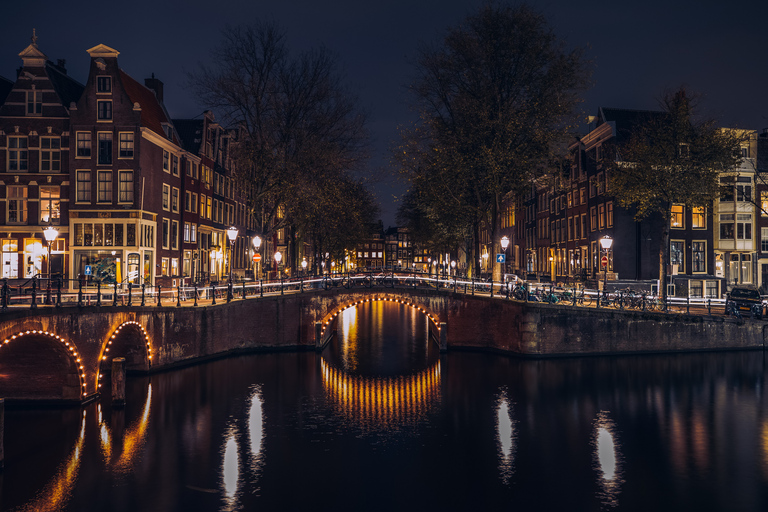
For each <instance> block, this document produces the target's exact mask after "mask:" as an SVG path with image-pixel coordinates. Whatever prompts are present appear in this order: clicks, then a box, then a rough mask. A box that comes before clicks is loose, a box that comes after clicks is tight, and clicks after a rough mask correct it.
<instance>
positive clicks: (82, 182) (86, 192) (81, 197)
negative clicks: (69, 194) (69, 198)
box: [75, 171, 91, 203]
mask: <svg viewBox="0 0 768 512" xmlns="http://www.w3.org/2000/svg"><path fill="white" fill-rule="evenodd" d="M75 200H76V201H77V202H78V203H81V202H83V203H87V202H90V201H91V171H77V197H76V198H75Z"/></svg>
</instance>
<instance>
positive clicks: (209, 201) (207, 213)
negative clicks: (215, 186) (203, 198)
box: [205, 196, 213, 220]
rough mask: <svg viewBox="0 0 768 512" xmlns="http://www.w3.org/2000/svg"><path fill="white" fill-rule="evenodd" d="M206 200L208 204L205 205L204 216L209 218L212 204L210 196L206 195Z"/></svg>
mask: <svg viewBox="0 0 768 512" xmlns="http://www.w3.org/2000/svg"><path fill="white" fill-rule="evenodd" d="M207 201H208V204H207V205H206V212H205V218H206V219H208V220H210V219H211V206H212V204H213V200H212V198H211V196H208V198H207Z"/></svg>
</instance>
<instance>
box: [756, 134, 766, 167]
mask: <svg viewBox="0 0 768 512" xmlns="http://www.w3.org/2000/svg"><path fill="white" fill-rule="evenodd" d="M756 164H757V172H768V136H765V135H762V134H761V135H760V136H759V137H758V138H757V162H756Z"/></svg>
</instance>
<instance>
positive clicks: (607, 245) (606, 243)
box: [600, 235, 613, 292]
mask: <svg viewBox="0 0 768 512" xmlns="http://www.w3.org/2000/svg"><path fill="white" fill-rule="evenodd" d="M600 246H601V247H602V248H603V252H604V253H605V254H604V255H603V258H602V261H601V263H602V264H603V292H605V287H606V285H607V284H608V251H610V250H611V246H613V238H611V237H610V236H608V235H605V236H604V237H603V238H601V239H600Z"/></svg>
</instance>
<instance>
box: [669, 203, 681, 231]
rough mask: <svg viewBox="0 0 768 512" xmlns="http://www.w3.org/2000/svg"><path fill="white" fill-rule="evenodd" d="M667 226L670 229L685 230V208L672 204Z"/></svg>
mask: <svg viewBox="0 0 768 512" xmlns="http://www.w3.org/2000/svg"><path fill="white" fill-rule="evenodd" d="M669 226H670V227H671V228H672V229H684V228H685V206H683V205H681V204H673V205H672V209H671V212H670V219H669Z"/></svg>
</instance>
